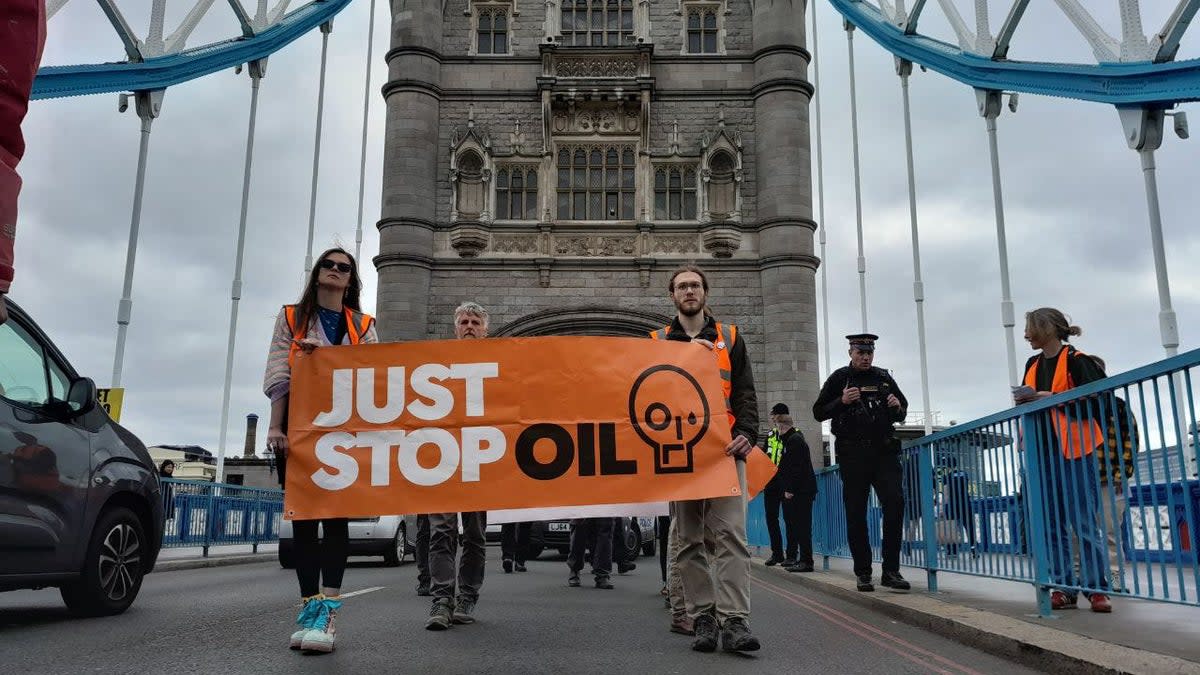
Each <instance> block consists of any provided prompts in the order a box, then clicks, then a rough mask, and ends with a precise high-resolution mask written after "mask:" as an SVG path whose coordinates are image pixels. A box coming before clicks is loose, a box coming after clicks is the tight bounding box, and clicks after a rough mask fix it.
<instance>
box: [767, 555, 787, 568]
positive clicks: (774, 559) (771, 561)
mask: <svg viewBox="0 0 1200 675" xmlns="http://www.w3.org/2000/svg"><path fill="white" fill-rule="evenodd" d="M781 562H783V556H782V555H781V554H779V553H772V554H771V557H770V558H767V562H766V565H767V567H774V566H775V565H778V564H779V563H781Z"/></svg>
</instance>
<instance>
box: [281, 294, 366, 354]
mask: <svg viewBox="0 0 1200 675" xmlns="http://www.w3.org/2000/svg"><path fill="white" fill-rule="evenodd" d="M283 310H284V313H285V315H286V316H287V323H288V328H290V329H292V346H291V349H289V350H288V367H289V368H290V367H292V365H293V362H294V361H295V360H296V352H298V351H300V341H301V340H303V339H304V338H306V337H308V326H297V325H296V306H295V305H284V306H283ZM345 312H346V336H347V337H349V338H350V344H352V345H356V344H358V343H360V342H362V339H363V336H364V335H366V334H367V329H368V328H370V327H371V319H372V317H371V315H370V314H363V313H362V312H356V311H354V310H353V309H350V308H349V307H346V308H345Z"/></svg>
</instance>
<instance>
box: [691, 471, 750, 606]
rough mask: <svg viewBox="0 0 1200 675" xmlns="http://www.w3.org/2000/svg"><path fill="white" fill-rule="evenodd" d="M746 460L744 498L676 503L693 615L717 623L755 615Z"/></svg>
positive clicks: (740, 473) (740, 476)
mask: <svg viewBox="0 0 1200 675" xmlns="http://www.w3.org/2000/svg"><path fill="white" fill-rule="evenodd" d="M745 475H746V474H745V464H744V463H743V462H740V461H739V462H738V480H739V482H740V483H741V486H742V496H736V497H717V498H713V499H697V500H693V501H685V502H676V503H675V520H674V523H673V528H675V529H677V531H678V536H679V555H678V562H679V575H680V578H681V579H682V580H683V592H684V596H685V599H686V602H687V612H688V615H690V616H691V617H693V618H695V617H697V616H700V615H701V614H715V615H716V619H717V622H718V623H720V624H724V623H725V621H727V620H728V619H733V618H741V619H747V618H749V616H750V549H749V548H748V547H747V546H746V498H745V496H744V495H745V492H746V489H745V488H746V478H745Z"/></svg>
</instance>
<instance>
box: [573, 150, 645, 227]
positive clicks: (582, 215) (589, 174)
mask: <svg viewBox="0 0 1200 675" xmlns="http://www.w3.org/2000/svg"><path fill="white" fill-rule="evenodd" d="M635 165H636V162H635V155H634V151H633V146H632V145H609V146H589V147H585V146H568V147H563V148H560V149H559V151H558V219H559V220H633V218H634V208H633V204H634V201H633V200H634V192H635V189H636V185H637V181H636V179H635V177H634V176H635V174H634V169H635Z"/></svg>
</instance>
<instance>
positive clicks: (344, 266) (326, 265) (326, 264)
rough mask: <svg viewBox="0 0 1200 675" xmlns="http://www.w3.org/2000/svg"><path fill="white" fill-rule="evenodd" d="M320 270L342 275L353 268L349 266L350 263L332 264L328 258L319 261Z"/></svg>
mask: <svg viewBox="0 0 1200 675" xmlns="http://www.w3.org/2000/svg"><path fill="white" fill-rule="evenodd" d="M321 269H325V270H337V271H339V272H341V273H342V274H349V273H350V270H352V269H354V268H353V267H351V266H350V263H340V262H334V261H332V260H330V259H329V258H326V259H324V260H322V261H321Z"/></svg>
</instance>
